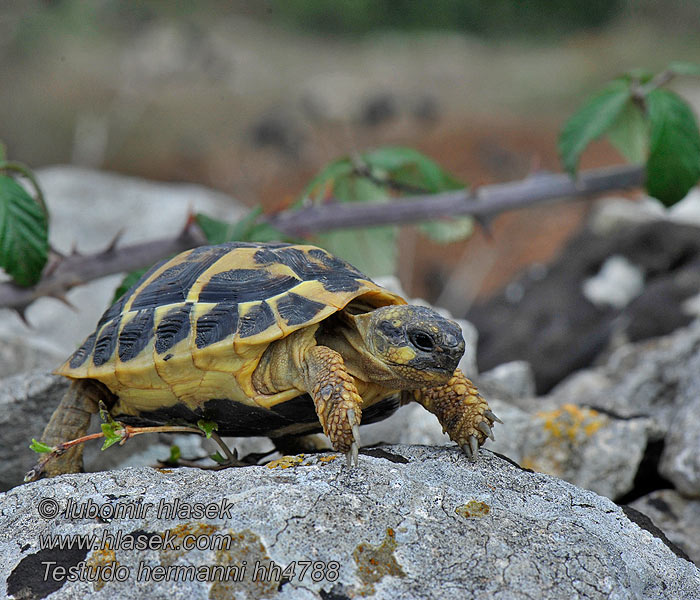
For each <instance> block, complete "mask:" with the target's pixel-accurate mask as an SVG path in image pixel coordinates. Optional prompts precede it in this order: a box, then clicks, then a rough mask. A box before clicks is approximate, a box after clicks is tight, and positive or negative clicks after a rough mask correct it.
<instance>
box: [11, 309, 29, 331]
mask: <svg viewBox="0 0 700 600" xmlns="http://www.w3.org/2000/svg"><path fill="white" fill-rule="evenodd" d="M15 311H16V312H17V314H18V315H19V318H20V319H22V322H23V323H24V324H25V325H26V326H27V327H29V328H30V329H31V327H32V325H31V323H30V322H29V321H27V306H26V305H25V306H20V307H17V308H15Z"/></svg>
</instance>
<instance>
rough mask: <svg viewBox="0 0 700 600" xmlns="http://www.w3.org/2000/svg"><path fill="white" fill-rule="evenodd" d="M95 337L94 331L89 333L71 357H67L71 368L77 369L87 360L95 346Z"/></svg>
mask: <svg viewBox="0 0 700 600" xmlns="http://www.w3.org/2000/svg"><path fill="white" fill-rule="evenodd" d="M95 337H96V332H93V333H91V334H90V335H89V336H88V338H87V339H86V340H85V341H84V342H83V345H82V346H80V348H78V349H77V350H76V351H75V352H73V354H72V355H71V357H70V358H69V359H68V364H69V365H70V368H71V369H77V368H78V367H79V366H81V365H82V364H83V363H84V362H85V361H86V360H87V358H88V356H90V354H92V349H93V348H94V347H95Z"/></svg>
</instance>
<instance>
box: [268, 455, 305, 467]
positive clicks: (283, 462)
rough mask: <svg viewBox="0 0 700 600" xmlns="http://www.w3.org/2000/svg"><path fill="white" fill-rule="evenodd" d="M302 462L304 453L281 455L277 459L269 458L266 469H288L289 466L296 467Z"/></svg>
mask: <svg viewBox="0 0 700 600" xmlns="http://www.w3.org/2000/svg"><path fill="white" fill-rule="evenodd" d="M303 462H304V455H303V454H300V455H298V456H283V457H282V458H278V459H277V460H271V461H270V462H269V463H267V468H268V469H289V468H290V467H297V466H299V465H300V464H301V463H303Z"/></svg>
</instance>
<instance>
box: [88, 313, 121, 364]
mask: <svg viewBox="0 0 700 600" xmlns="http://www.w3.org/2000/svg"><path fill="white" fill-rule="evenodd" d="M120 323H121V316H118V317H117V318H116V319H113V320H112V321H110V322H109V323H107V324H106V325H105V326H104V327H103V328H102V331H100V336H99V337H98V338H97V342H96V343H95V352H94V354H93V356H92V364H93V365H95V366H96V367H101V366H102V365H103V364H105V363H106V362H107V361H109V359H110V358H112V354H114V349H115V348H116V347H117V336H118V334H119V324H120Z"/></svg>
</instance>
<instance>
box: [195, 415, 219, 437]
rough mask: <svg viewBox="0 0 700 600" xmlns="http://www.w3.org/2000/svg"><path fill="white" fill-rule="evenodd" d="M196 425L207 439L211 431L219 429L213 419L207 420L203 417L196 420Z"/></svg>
mask: <svg viewBox="0 0 700 600" xmlns="http://www.w3.org/2000/svg"><path fill="white" fill-rule="evenodd" d="M197 427H199V428H200V429H201V430H202V431H203V432H204V435H206V436H207V439H209V438H210V437H211V434H212V431H216V430H218V429H219V426H218V424H216V423H215V422H214V421H207V420H205V419H200V420H199V421H197Z"/></svg>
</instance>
